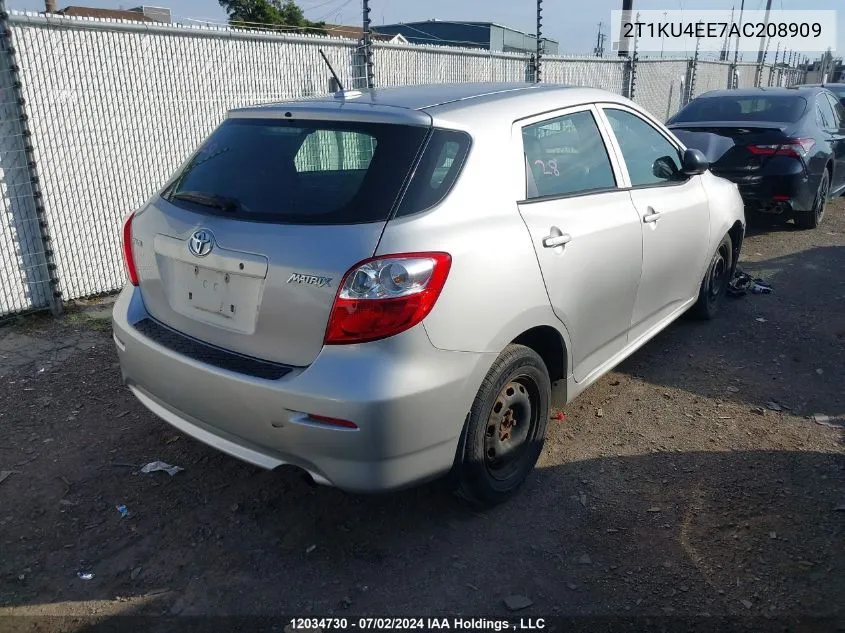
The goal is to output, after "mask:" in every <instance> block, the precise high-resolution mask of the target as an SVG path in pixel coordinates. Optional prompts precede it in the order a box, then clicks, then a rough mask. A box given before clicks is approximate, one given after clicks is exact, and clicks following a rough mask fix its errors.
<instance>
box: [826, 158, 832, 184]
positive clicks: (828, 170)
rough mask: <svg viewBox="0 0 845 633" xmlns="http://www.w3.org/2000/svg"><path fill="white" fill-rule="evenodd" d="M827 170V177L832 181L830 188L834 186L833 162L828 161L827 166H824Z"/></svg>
mask: <svg viewBox="0 0 845 633" xmlns="http://www.w3.org/2000/svg"><path fill="white" fill-rule="evenodd" d="M824 168H825V169H826V170H827V176H828V178H829V179H830V186H833V161H832V160H829V161H827V165H825V166H824Z"/></svg>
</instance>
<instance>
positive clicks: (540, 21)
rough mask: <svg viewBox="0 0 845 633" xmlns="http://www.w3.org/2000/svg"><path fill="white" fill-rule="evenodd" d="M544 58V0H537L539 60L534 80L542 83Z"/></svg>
mask: <svg viewBox="0 0 845 633" xmlns="http://www.w3.org/2000/svg"><path fill="white" fill-rule="evenodd" d="M542 58H543V0H537V62H536V66H535V70H534V82H535V83H540V72H541V71H540V68H541V61H540V60H541V59H542Z"/></svg>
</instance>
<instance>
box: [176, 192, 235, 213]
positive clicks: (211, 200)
mask: <svg viewBox="0 0 845 633" xmlns="http://www.w3.org/2000/svg"><path fill="white" fill-rule="evenodd" d="M170 199H171V200H185V201H186V202H193V203H195V204H201V205H202V206H204V207H211V208H212V209H220V210H221V211H237V210H238V209H240V208H241V203H240V202H239V201H238V200H236V199H235V198H227V197H226V196H220V195H217V194H214V193H204V192H202V191H178V192H176V193H174V194H172V195H171V196H170Z"/></svg>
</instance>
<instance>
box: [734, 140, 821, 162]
mask: <svg viewBox="0 0 845 633" xmlns="http://www.w3.org/2000/svg"><path fill="white" fill-rule="evenodd" d="M815 144H816V141H815V140H813V139H811V138H790V139H787V140H785V141H784V142H783V143H779V144H772V145H749V146H748V151H750V152H751V153H752V154H757V155H758V156H792V157H793V158H804V157H806V156H807V154H809V153H810V150H811V149H813V146H814V145H815Z"/></svg>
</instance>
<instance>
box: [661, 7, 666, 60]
mask: <svg viewBox="0 0 845 633" xmlns="http://www.w3.org/2000/svg"><path fill="white" fill-rule="evenodd" d="M663 21H664V22H666V11H664V12H663ZM665 45H666V36H665V35H661V36H660V59H663V47H664V46H665Z"/></svg>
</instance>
